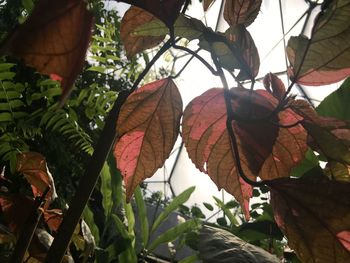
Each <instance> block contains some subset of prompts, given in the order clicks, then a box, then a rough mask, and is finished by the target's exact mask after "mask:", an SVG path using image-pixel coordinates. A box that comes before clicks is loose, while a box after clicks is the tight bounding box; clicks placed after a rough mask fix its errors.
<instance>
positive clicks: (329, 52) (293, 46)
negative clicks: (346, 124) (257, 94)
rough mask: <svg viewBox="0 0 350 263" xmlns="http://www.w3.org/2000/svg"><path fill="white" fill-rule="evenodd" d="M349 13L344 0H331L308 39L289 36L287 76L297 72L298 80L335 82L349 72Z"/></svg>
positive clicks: (324, 83)
mask: <svg viewBox="0 0 350 263" xmlns="http://www.w3.org/2000/svg"><path fill="white" fill-rule="evenodd" d="M349 16H350V5H349V2H348V0H334V1H331V2H330V4H329V6H328V8H327V9H326V11H325V12H324V14H323V15H322V17H320V19H319V20H318V22H317V23H316V25H315V30H314V34H313V36H312V39H311V43H308V42H309V39H307V38H306V37H303V36H298V37H291V38H290V40H289V42H288V47H287V54H288V58H289V61H290V63H291V66H292V68H291V70H290V75H291V78H295V75H296V74H297V73H299V74H298V76H297V82H298V83H300V84H303V85H310V86H319V85H326V84H331V83H335V82H338V81H340V80H342V79H344V78H346V77H347V76H348V75H349V74H350V60H349V57H350V42H349V38H350V23H349V19H348V18H349ZM307 47H309V48H308V50H307V54H306V56H305V57H304V53H305V50H306V48H307ZM299 70H300V72H299Z"/></svg>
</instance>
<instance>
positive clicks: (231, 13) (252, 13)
mask: <svg viewBox="0 0 350 263" xmlns="http://www.w3.org/2000/svg"><path fill="white" fill-rule="evenodd" d="M261 2H262V0H227V1H226V2H225V9H224V18H225V20H226V22H227V23H228V24H229V25H230V26H233V25H239V24H244V25H245V26H249V25H250V24H251V23H253V21H254V20H255V18H256V17H257V15H258V14H259V11H260V6H261Z"/></svg>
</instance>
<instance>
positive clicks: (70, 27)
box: [2, 0, 93, 100]
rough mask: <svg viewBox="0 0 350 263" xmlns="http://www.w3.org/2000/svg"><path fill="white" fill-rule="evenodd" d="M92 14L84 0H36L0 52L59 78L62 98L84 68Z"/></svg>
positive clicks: (66, 95) (68, 91) (65, 96)
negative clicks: (20, 59) (27, 16)
mask: <svg viewBox="0 0 350 263" xmlns="http://www.w3.org/2000/svg"><path fill="white" fill-rule="evenodd" d="M92 24H93V16H92V14H91V13H90V12H89V11H88V10H87V8H86V2H85V1H84V0H39V1H36V4H35V8H34V10H33V12H32V13H31V15H30V16H29V18H28V19H27V21H26V22H25V23H24V24H23V25H21V26H20V27H18V29H17V30H16V31H15V32H14V33H13V34H12V36H11V37H10V38H9V39H8V41H7V42H6V43H5V46H4V47H3V49H2V52H6V53H10V54H13V55H15V56H17V57H20V58H22V59H23V60H24V61H25V62H26V63H27V64H28V65H31V66H33V67H35V68H36V69H37V70H38V71H39V72H40V73H42V74H47V75H50V74H54V75H55V76H58V77H60V78H62V82H61V83H62V88H63V94H62V100H64V99H65V98H67V97H68V95H69V93H70V90H71V88H72V85H73V83H74V81H75V79H76V77H77V76H78V74H79V73H80V71H81V69H82V68H83V64H84V60H85V54H86V51H87V48H88V45H89V42H90V38H91V29H92Z"/></svg>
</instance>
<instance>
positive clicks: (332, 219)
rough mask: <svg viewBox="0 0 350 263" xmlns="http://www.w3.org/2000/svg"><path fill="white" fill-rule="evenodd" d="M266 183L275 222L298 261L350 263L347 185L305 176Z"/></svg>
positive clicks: (349, 201) (349, 210) (349, 218)
mask: <svg viewBox="0 0 350 263" xmlns="http://www.w3.org/2000/svg"><path fill="white" fill-rule="evenodd" d="M267 184H268V186H269V187H270V189H271V204H272V207H273V210H274V216H275V219H276V222H277V224H278V225H279V227H280V228H281V230H282V231H283V232H284V234H285V235H286V237H287V239H288V244H289V246H290V247H291V248H292V249H294V250H295V252H296V253H297V255H298V257H299V258H300V259H301V261H302V262H320V263H329V262H350V252H349V229H350V199H349V195H350V184H347V183H338V182H335V181H328V180H325V181H320V179H317V180H315V179H313V180H312V179H306V178H301V179H291V178H288V179H278V180H273V181H270V182H268V183H267Z"/></svg>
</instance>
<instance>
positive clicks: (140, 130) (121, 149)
mask: <svg viewBox="0 0 350 263" xmlns="http://www.w3.org/2000/svg"><path fill="white" fill-rule="evenodd" d="M181 115H182V100H181V96H180V93H179V91H178V89H177V87H176V85H175V83H174V82H173V81H172V80H171V79H169V78H168V79H162V80H158V81H155V82H152V83H150V84H147V85H145V86H143V87H141V88H140V89H139V90H137V91H136V92H134V93H132V94H131V95H130V96H129V98H128V99H127V101H126V102H125V103H124V105H123V107H122V109H121V112H120V116H119V119H118V123H117V135H118V140H117V143H116V145H115V147H114V156H115V158H116V162H117V167H118V169H119V170H120V171H121V173H122V175H123V177H124V181H125V185H126V196H127V200H130V198H131V195H132V194H133V192H134V190H135V188H136V186H137V185H138V184H139V183H140V182H141V181H142V180H144V179H146V178H148V177H151V176H152V175H153V174H154V173H155V172H156V170H157V169H158V168H160V167H161V166H162V165H163V164H164V162H165V160H166V159H167V158H168V157H169V154H170V152H171V150H172V148H173V146H174V144H175V141H176V138H177V136H178V133H179V125H180V117H181Z"/></svg>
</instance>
